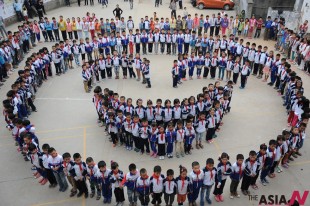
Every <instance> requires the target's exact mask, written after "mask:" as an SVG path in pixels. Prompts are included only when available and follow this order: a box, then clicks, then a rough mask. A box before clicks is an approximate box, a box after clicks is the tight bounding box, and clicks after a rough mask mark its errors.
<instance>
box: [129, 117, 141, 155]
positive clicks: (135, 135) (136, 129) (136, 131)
mask: <svg viewBox="0 0 310 206" xmlns="http://www.w3.org/2000/svg"><path fill="white" fill-rule="evenodd" d="M139 128H140V123H135V122H132V123H131V132H132V138H133V142H134V143H135V149H134V150H135V151H136V152H139V151H140V143H139V136H140V135H139Z"/></svg>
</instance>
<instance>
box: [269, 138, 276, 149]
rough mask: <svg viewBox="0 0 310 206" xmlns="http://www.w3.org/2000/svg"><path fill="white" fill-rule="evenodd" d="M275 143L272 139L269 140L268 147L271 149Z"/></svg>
mask: <svg viewBox="0 0 310 206" xmlns="http://www.w3.org/2000/svg"><path fill="white" fill-rule="evenodd" d="M276 145H277V141H276V140H274V139H271V140H269V148H270V149H271V150H273V149H274V148H275V147H276Z"/></svg>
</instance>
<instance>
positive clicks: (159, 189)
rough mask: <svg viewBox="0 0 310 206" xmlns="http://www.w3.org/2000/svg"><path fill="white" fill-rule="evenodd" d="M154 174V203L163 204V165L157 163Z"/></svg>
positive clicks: (152, 189)
mask: <svg viewBox="0 0 310 206" xmlns="http://www.w3.org/2000/svg"><path fill="white" fill-rule="evenodd" d="M153 172H154V174H153V176H152V177H151V178H150V193H151V195H152V198H153V199H152V202H151V203H152V204H153V205H160V204H161V196H162V194H163V190H164V184H163V182H164V179H165V176H164V175H163V174H161V167H160V166H159V165H156V166H155V167H154V170H153Z"/></svg>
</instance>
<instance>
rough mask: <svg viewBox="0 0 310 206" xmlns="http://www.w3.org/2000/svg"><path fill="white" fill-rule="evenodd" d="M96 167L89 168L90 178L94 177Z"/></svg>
mask: <svg viewBox="0 0 310 206" xmlns="http://www.w3.org/2000/svg"><path fill="white" fill-rule="evenodd" d="M94 166H95V165H94ZM94 166H92V167H88V168H89V170H90V176H93V175H94V172H93V169H94Z"/></svg>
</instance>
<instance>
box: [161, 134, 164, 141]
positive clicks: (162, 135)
mask: <svg viewBox="0 0 310 206" xmlns="http://www.w3.org/2000/svg"><path fill="white" fill-rule="evenodd" d="M160 139H161V141H163V140H164V133H161V134H160Z"/></svg>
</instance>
